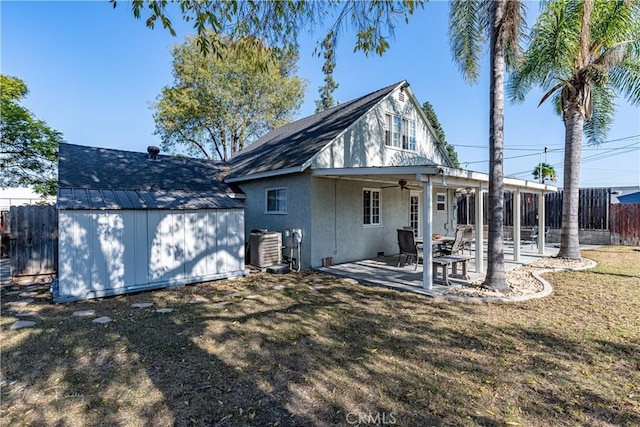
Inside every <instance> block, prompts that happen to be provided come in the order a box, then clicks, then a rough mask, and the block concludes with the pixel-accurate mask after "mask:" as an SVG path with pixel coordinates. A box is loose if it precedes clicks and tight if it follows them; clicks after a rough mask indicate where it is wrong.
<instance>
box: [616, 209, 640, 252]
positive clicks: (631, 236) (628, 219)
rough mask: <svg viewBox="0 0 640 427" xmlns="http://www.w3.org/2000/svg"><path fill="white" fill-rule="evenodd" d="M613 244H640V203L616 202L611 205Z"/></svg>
mask: <svg viewBox="0 0 640 427" xmlns="http://www.w3.org/2000/svg"><path fill="white" fill-rule="evenodd" d="M609 229H610V230H611V244H612V245H636V246H637V245H640V204H615V205H611V206H610V207H609Z"/></svg>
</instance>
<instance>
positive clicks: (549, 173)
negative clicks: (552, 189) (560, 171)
mask: <svg viewBox="0 0 640 427" xmlns="http://www.w3.org/2000/svg"><path fill="white" fill-rule="evenodd" d="M533 179H535V180H540V182H542V183H544V181H545V180H547V179H548V180H550V181H553V182H556V170H555V169H554V168H553V166H551V165H550V164H549V163H544V162H543V163H540V164H539V165H536V168H535V169H534V170H533Z"/></svg>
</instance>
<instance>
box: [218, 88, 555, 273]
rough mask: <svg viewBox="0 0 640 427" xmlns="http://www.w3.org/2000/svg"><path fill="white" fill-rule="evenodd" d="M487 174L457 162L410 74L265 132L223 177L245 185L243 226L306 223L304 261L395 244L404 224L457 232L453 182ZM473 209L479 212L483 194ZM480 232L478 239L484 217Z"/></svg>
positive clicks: (361, 254) (526, 187) (347, 256)
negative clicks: (420, 99)
mask: <svg viewBox="0 0 640 427" xmlns="http://www.w3.org/2000/svg"><path fill="white" fill-rule="evenodd" d="M488 181H489V177H488V175H487V174H482V173H477V172H472V171H466V170H459V169H455V168H453V164H452V163H451V160H450V159H449V158H448V156H447V152H446V150H445V149H444V147H443V145H442V144H441V143H440V141H439V140H438V139H437V137H436V135H435V132H434V131H433V128H432V127H431V125H430V124H429V121H428V119H427V118H426V116H425V115H424V113H423V112H422V109H421V107H420V104H419V103H418V101H417V100H416V98H415V97H414V95H413V93H412V91H411V88H410V87H409V84H408V83H407V82H406V81H401V82H398V83H396V84H393V85H391V86H388V87H386V88H383V89H380V90H378V91H375V92H373V93H370V94H368V95H365V96H362V97H360V98H357V99H355V100H352V101H349V102H346V103H343V104H340V105H338V106H335V107H333V108H330V109H327V110H325V111H323V112H321V113H318V114H315V115H313V116H310V117H306V118H303V119H301V120H298V121H296V122H293V123H290V124H288V125H285V126H283V127H281V128H278V129H275V130H273V131H271V132H269V133H267V134H266V135H264V136H263V137H261V138H260V139H258V140H257V141H256V142H254V143H253V144H251V145H250V146H249V147H247V148H246V149H245V150H243V151H242V152H241V153H240V154H239V155H238V156H236V157H235V158H233V159H232V160H231V162H230V171H229V174H228V175H227V177H226V179H225V182H227V183H233V184H237V185H238V186H239V187H240V188H241V189H242V191H243V192H244V193H245V194H246V202H245V224H246V230H251V229H269V230H275V231H283V230H285V229H290V228H294V227H295V228H300V229H302V231H303V243H302V248H301V252H302V254H301V261H302V266H303V267H304V268H314V267H319V266H322V265H323V262H325V263H326V262H327V260H330V262H333V263H342V262H348V261H354V260H360V259H366V258H371V257H375V256H377V255H380V254H395V253H397V251H398V244H397V233H396V230H397V229H399V228H402V227H404V226H411V227H412V228H414V229H416V230H418V232H417V233H418V235H420V236H431V235H432V234H435V233H437V234H442V235H450V236H451V235H453V234H454V232H455V229H456V225H457V219H456V205H455V203H456V192H457V191H460V190H461V189H464V190H465V191H467V189H468V190H469V191H471V190H472V189H473V191H478V192H481V191H483V190H486V188H487V186H488ZM505 188H506V189H511V190H513V191H515V192H516V193H517V196H518V197H519V194H520V191H528V192H536V193H542V192H549V191H555V187H552V186H549V185H544V184H538V183H533V182H527V181H523V180H517V179H512V178H505ZM518 203H519V202H518ZM476 209H479V212H478V213H477V217H478V218H480V217H481V215H482V206H481V203H478V204H477V205H476ZM540 216H541V217H542V218H544V214H542V215H540ZM518 224H519V221H518ZM543 226H544V224H541V227H543ZM518 231H519V230H518ZM477 233H478V234H477V235H476V240H478V241H482V239H483V236H482V228H481V227H480V228H479V229H478V230H477ZM543 246H544V244H542V245H540V247H541V249H542V247H543ZM427 252H430V251H427ZM477 252H478V254H477V257H482V253H481V252H482V251H477ZM425 256H426V259H425V261H424V265H425V269H424V274H425V283H426V282H430V281H431V278H430V277H431V271H430V267H431V265H430V261H429V257H430V253H429V254H425ZM515 256H516V257H519V250H517V251H516V255H515ZM477 261H478V262H477V264H478V265H479V266H480V267H479V268H482V259H481V258H478V259H477Z"/></svg>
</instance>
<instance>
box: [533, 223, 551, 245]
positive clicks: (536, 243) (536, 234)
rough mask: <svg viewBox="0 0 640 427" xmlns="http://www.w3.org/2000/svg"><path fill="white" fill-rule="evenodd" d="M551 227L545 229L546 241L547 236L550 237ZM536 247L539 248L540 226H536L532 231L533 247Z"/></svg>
mask: <svg viewBox="0 0 640 427" xmlns="http://www.w3.org/2000/svg"><path fill="white" fill-rule="evenodd" d="M549 230H550V228H549V227H545V228H544V237H545V241H546V240H547V236H548V235H549ZM534 244H535V245H536V247H538V226H537V225H534V226H533V228H532V229H531V247H532V248H533V245H534Z"/></svg>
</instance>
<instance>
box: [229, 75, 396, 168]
mask: <svg viewBox="0 0 640 427" xmlns="http://www.w3.org/2000/svg"><path fill="white" fill-rule="evenodd" d="M404 83H405V81H404V80H403V81H401V82H398V83H394V84H392V85H390V86H387V87H385V88H383V89H379V90H377V91H375V92H372V93H370V94H368V95H364V96H361V97H360V98H357V99H354V100H352V101H349V102H345V103H343V104H339V105H337V106H335V107H332V108H329V109H327V110H324V111H322V112H320V113H317V114H314V115H312V116H309V117H305V118H302V119H300V120H297V121H295V122H292V123H289V124H287V125H284V126H282V127H279V128H277V129H274V130H272V131H271V132H268V133H267V134H265V135H264V136H262V137H260V138H259V139H258V140H257V141H255V142H253V143H252V144H251V145H249V146H248V147H246V148H245V149H244V150H242V152H240V154H238V155H237V156H236V157H234V158H233V159H231V161H230V166H231V168H230V172H229V175H228V178H230V179H233V178H238V177H243V176H249V175H254V174H258V173H265V172H271V171H276V170H280V169H290V168H296V167H301V166H303V165H304V164H305V163H306V162H307V161H309V160H311V159H312V158H313V156H315V155H316V154H317V153H318V152H320V151H321V150H322V149H323V148H324V147H325V146H326V145H327V144H328V143H330V142H331V141H333V140H334V139H335V138H336V137H337V136H339V135H340V133H342V132H343V131H345V130H346V129H347V128H348V127H349V126H351V125H352V124H353V123H354V122H355V121H356V120H358V119H359V118H360V117H362V116H363V115H364V114H366V113H367V112H368V111H369V110H371V109H372V108H373V107H374V106H375V105H376V104H377V103H378V102H380V101H381V100H382V99H383V98H384V97H386V96H387V95H389V94H390V93H391V92H392V91H393V90H394V89H395V88H397V87H398V86H400V85H401V84H404Z"/></svg>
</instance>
